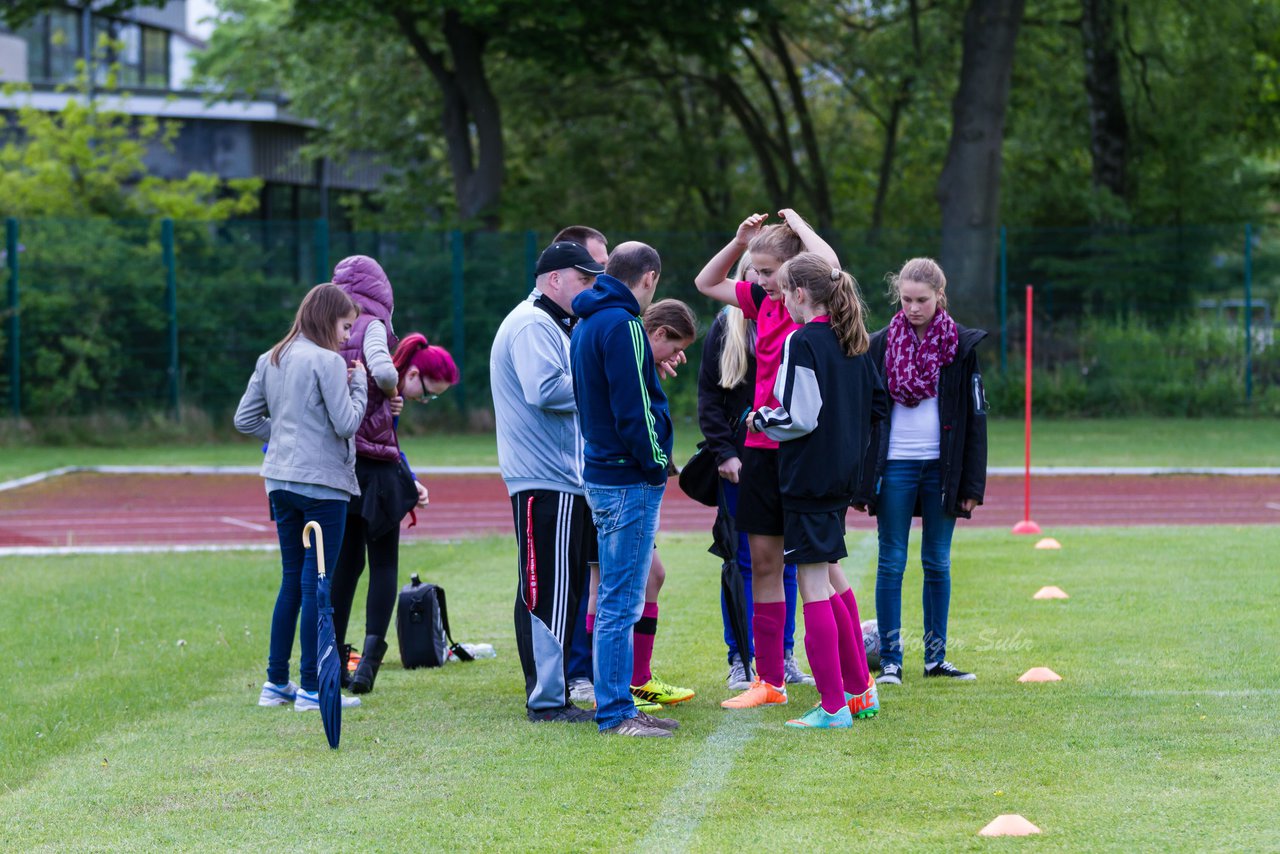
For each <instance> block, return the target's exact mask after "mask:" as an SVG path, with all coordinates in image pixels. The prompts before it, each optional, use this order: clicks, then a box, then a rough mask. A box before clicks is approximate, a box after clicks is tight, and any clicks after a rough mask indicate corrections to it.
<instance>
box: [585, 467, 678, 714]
mask: <svg viewBox="0 0 1280 854" xmlns="http://www.w3.org/2000/svg"><path fill="white" fill-rule="evenodd" d="M665 491H666V484H665V483H664V484H662V485H661V486H650V485H648V484H645V483H637V484H631V485H628V486H605V485H603V484H594V483H588V484H586V493H587V504H589V505H590V506H591V515H592V518H593V519H594V520H595V523H596V530H597V531H598V532H599V537H600V589H599V592H598V593H597V594H596V627H595V632H594V633H593V636H594V641H595V648H594V650H593V657H594V659H595V672H596V673H595V676H596V678H595V687H596V724H597V725H598V726H599V727H600V729H601V730H606V729H610V728H612V727H615V726H617V725H618V724H620V723H622V722H623V721H624V720H626V719H627V718H633V717H635V715H636V706H635V702H634V701H633V700H632V698H631V670H632V665H633V663H634V662H633V661H632V649H631V631H632V629H633V628H634V627H635V624H636V623H637V622H638V621H639V620H640V617H641V615H642V613H643V611H644V588H645V584H646V583H647V582H648V580H649V564H650V563H651V562H652V560H653V539H654V537H655V536H656V535H657V533H658V510H659V508H661V506H662V494H663V492H665Z"/></svg>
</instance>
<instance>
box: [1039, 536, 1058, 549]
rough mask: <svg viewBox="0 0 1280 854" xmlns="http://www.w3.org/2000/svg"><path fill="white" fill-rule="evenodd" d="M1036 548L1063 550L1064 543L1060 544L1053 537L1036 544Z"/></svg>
mask: <svg viewBox="0 0 1280 854" xmlns="http://www.w3.org/2000/svg"><path fill="white" fill-rule="evenodd" d="M1036 548H1038V549H1060V548H1062V543H1060V542H1058V541H1057V540H1055V539H1054V538H1053V537H1045V538H1044V539H1043V540H1040V541H1039V542H1037V543H1036Z"/></svg>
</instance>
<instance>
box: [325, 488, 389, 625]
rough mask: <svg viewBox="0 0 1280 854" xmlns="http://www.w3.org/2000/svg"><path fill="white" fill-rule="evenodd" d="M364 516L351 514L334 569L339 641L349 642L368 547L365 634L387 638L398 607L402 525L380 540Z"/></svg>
mask: <svg viewBox="0 0 1280 854" xmlns="http://www.w3.org/2000/svg"><path fill="white" fill-rule="evenodd" d="M367 532H368V523H367V522H365V519H364V517H363V516H360V515H357V514H355V513H350V514H348V515H347V530H346V533H345V534H344V535H343V537H342V548H341V550H339V552H338V565H337V566H336V567H335V568H334V570H333V586H332V589H331V593H332V595H333V628H334V633H335V634H336V635H337V639H338V644H339V645H341V644H343V643H345V642H346V634H347V623H348V622H349V621H350V619H351V604H352V600H354V599H355V595H356V584H357V583H358V582H359V581H360V576H361V574H363V573H364V553H365V548H366V547H367V548H368V550H369V595H368V597H367V598H366V599H365V606H364V633H365V634H366V635H377V636H378V637H381V638H385V637H386V636H387V630H388V629H389V628H390V626H391V612H392V611H393V610H395V606H396V584H397V582H398V576H399V573H400V528H399V526H396V527H394V528H392V529H391V530H390V531H388V532H387V533H385V534H383V535H382V536H381V537H379V538H378V539H376V540H370V539H369V537H368V533H367Z"/></svg>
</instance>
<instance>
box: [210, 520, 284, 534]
mask: <svg viewBox="0 0 1280 854" xmlns="http://www.w3.org/2000/svg"><path fill="white" fill-rule="evenodd" d="M218 521H219V522H222V523H223V524H224V525H235V526H236V527H238V528H247V529H249V530H250V531H259V532H261V531H271V530H274V528H268V527H267V526H266V525H259V524H258V523H257V522H246V521H244V520H243V519H233V518H231V517H230V516H219V517H218Z"/></svg>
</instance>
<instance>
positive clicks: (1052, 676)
mask: <svg viewBox="0 0 1280 854" xmlns="http://www.w3.org/2000/svg"><path fill="white" fill-rule="evenodd" d="M1061 680H1062V677H1061V676H1059V675H1058V674H1056V673H1054V672H1053V671H1052V670H1050V669H1049V668H1047V667H1033V668H1031V669H1030V670H1028V671H1027V672H1026V673H1024V674H1022V675H1021V676H1019V677H1018V681H1019V682H1060V681H1061Z"/></svg>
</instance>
